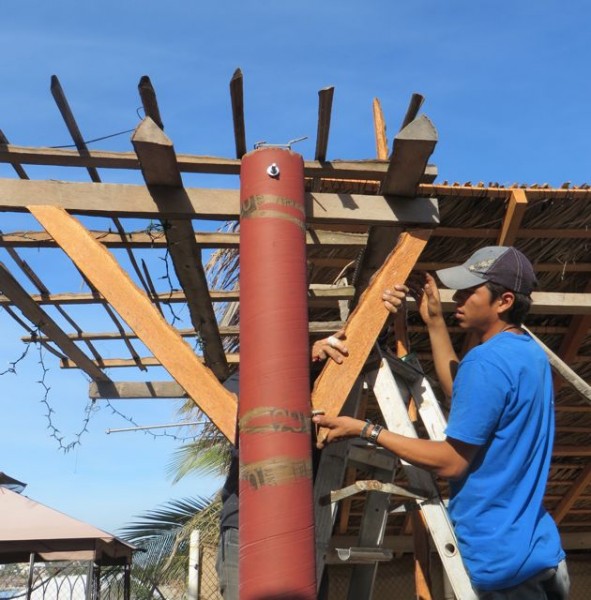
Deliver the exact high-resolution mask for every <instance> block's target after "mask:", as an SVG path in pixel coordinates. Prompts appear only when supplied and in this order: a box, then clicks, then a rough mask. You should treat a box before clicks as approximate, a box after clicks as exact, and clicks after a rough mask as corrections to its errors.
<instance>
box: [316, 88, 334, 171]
mask: <svg viewBox="0 0 591 600" xmlns="http://www.w3.org/2000/svg"><path fill="white" fill-rule="evenodd" d="M333 96H334V87H326V88H323V89H321V90H320V91H319V92H318V128H317V131H316V150H315V151H314V160H317V161H319V162H324V161H325V160H326V152H327V150H328V134H329V132H330V116H331V112H332V99H333Z"/></svg>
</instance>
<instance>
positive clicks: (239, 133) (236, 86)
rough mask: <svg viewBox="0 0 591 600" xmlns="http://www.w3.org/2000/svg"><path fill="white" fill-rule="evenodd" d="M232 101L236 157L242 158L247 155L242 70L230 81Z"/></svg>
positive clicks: (235, 72)
mask: <svg viewBox="0 0 591 600" xmlns="http://www.w3.org/2000/svg"><path fill="white" fill-rule="evenodd" d="M230 99H231V102H232V122H233V123H234V143H235V146H236V157H237V158H242V157H243V156H244V155H245V154H246V127H245V126H244V84H243V78H242V71H241V70H240V69H236V70H235V71H234V74H233V75H232V79H231V80H230Z"/></svg>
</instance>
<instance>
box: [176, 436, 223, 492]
mask: <svg viewBox="0 0 591 600" xmlns="http://www.w3.org/2000/svg"><path fill="white" fill-rule="evenodd" d="M231 449H232V446H231V444H230V443H229V442H228V441H227V440H226V439H225V438H224V439H223V440H220V441H219V442H217V443H212V442H211V441H210V440H207V439H199V440H195V441H194V442H192V443H190V444H185V445H184V446H181V447H180V448H179V449H178V450H177V451H176V452H175V453H174V454H173V456H172V459H171V461H170V463H169V465H168V472H169V474H170V475H172V477H173V482H174V483H177V482H178V481H180V480H181V479H182V478H183V477H185V476H186V475H189V474H195V473H198V474H202V475H223V474H225V473H227V471H228V466H229V464H230V458H231Z"/></svg>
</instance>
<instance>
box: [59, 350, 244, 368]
mask: <svg viewBox="0 0 591 600" xmlns="http://www.w3.org/2000/svg"><path fill="white" fill-rule="evenodd" d="M195 356H196V358H197V360H198V361H199V362H200V363H202V364H203V363H204V362H205V361H204V360H203V357H202V356H199V355H195ZM226 360H227V361H228V363H229V364H232V365H237V364H239V363H240V354H238V353H229V354H226ZM94 364H95V365H96V366H97V367H102V368H103V369H128V368H130V367H133V368H140V369H142V370H144V371H145V370H147V369H148V368H149V367H161V366H165V365H163V364H162V363H161V362H160V359H158V358H155V357H154V356H143V357H142V356H138V357H134V358H101V359H100V361H98V360H97V361H94ZM60 367H61V368H62V369H77V368H78V367H77V365H75V364H74V363H73V362H72V361H70V359H68V358H62V359H61V360H60Z"/></svg>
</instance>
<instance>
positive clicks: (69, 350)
mask: <svg viewBox="0 0 591 600" xmlns="http://www.w3.org/2000/svg"><path fill="white" fill-rule="evenodd" d="M0 288H2V291H3V292H4V294H5V295H6V296H7V297H8V298H10V300H11V302H13V303H14V304H15V305H16V306H18V308H19V310H20V311H21V312H22V313H23V315H24V316H25V317H26V318H27V319H28V320H29V321H30V322H31V323H33V325H34V326H35V327H37V328H38V329H39V330H40V331H42V332H43V333H44V334H45V335H46V336H47V337H48V338H49V339H50V340H51V341H52V342H53V343H54V344H55V345H56V346H57V347H58V348H59V349H60V350H61V351H62V352H63V353H64V354H65V355H66V356H68V357H69V358H70V359H71V360H72V361H73V362H74V363H75V365H76V366H77V368H79V369H82V370H83V371H84V372H85V373H86V374H87V375H88V376H89V377H90V378H91V379H93V380H95V381H110V380H109V378H108V377H107V375H105V374H104V373H103V371H102V370H101V369H100V368H99V367H98V366H96V364H95V363H94V362H93V361H92V360H91V359H90V358H88V356H86V354H84V352H82V350H80V348H78V346H76V344H75V343H74V342H73V341H72V340H71V339H70V338H69V337H68V336H67V334H66V333H65V332H64V331H63V330H62V329H61V327H60V326H59V325H58V324H57V323H56V322H55V321H54V320H53V319H52V318H51V317H50V316H49V315H48V314H47V313H46V312H45V311H44V310H43V309H42V308H40V307H39V306H38V305H37V303H36V302H35V300H33V298H32V297H31V296H30V295H29V294H28V293H27V291H26V290H25V289H24V288H23V287H22V286H21V285H20V283H19V282H18V281H17V280H16V279H15V278H14V277H13V276H12V274H11V273H10V271H9V270H8V269H7V268H6V267H5V266H4V264H2V263H0Z"/></svg>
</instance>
